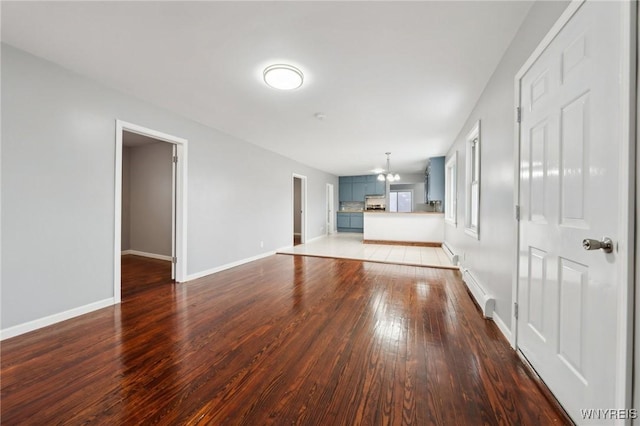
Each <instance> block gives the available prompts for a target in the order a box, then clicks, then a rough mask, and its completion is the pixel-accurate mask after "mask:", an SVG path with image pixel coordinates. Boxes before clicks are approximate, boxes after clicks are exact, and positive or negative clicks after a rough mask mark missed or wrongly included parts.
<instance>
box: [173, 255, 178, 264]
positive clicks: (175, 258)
mask: <svg viewBox="0 0 640 426" xmlns="http://www.w3.org/2000/svg"><path fill="white" fill-rule="evenodd" d="M171 263H174V264H175V263H178V258H177V257H175V256H173V257H172V258H171Z"/></svg>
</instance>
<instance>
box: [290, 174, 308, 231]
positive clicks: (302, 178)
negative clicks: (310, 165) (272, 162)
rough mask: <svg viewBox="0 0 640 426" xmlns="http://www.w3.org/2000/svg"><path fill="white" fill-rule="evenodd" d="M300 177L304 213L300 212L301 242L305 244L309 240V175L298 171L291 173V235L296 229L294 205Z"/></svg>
mask: <svg viewBox="0 0 640 426" xmlns="http://www.w3.org/2000/svg"><path fill="white" fill-rule="evenodd" d="M296 178H298V179H300V197H301V200H300V205H301V206H302V213H300V244H304V243H305V242H306V241H307V177H306V176H305V175H300V174H297V173H292V174H291V235H293V233H294V232H295V230H294V225H293V224H294V223H295V222H294V221H295V218H294V212H293V206H295V196H296V194H295V192H296V191H295V184H294V182H295V180H294V179H296Z"/></svg>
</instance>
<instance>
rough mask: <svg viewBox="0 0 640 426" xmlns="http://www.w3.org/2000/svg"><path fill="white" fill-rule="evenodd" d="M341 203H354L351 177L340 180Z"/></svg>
mask: <svg viewBox="0 0 640 426" xmlns="http://www.w3.org/2000/svg"><path fill="white" fill-rule="evenodd" d="M338 193H339V198H340V202H343V201H353V179H352V178H351V176H340V178H339V179H338Z"/></svg>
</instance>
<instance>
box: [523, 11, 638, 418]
mask: <svg viewBox="0 0 640 426" xmlns="http://www.w3.org/2000/svg"><path fill="white" fill-rule="evenodd" d="M621 5H622V3H617V2H616V3H608V2H593V3H592V2H586V3H584V4H582V6H580V7H579V9H578V10H577V12H576V13H575V14H574V15H573V17H572V18H571V19H570V20H569V21H568V22H567V23H566V25H565V26H564V27H563V28H562V29H561V30H560V32H559V33H558V34H557V35H556V37H555V38H554V39H553V40H552V41H551V43H550V44H549V45H548V46H547V48H546V49H544V50H543V51H542V53H541V54H540V55H539V56H538V57H537V59H536V60H535V62H533V64H532V65H531V66H530V68H528V69H526V70H524V69H523V70H524V71H525V72H524V74H522V78H521V79H520V99H521V101H520V108H521V113H522V118H521V126H520V159H521V160H520V201H519V204H520V206H521V216H520V217H521V220H520V225H519V232H520V243H519V279H518V295H517V298H518V308H519V309H518V312H519V319H518V322H517V336H518V337H517V339H518V340H517V342H518V343H517V345H518V348H519V350H520V351H521V352H522V353H523V354H524V356H525V357H526V358H527V359H528V360H529V362H530V363H531V365H532V366H533V367H534V369H535V370H536V371H537V372H538V374H539V375H540V377H541V378H542V379H543V380H544V382H545V383H546V384H547V386H548V387H549V388H550V390H551V391H552V392H553V393H554V395H555V396H556V398H557V399H558V400H559V401H560V403H561V404H562V405H563V407H564V408H565V409H566V411H567V412H568V413H569V415H570V416H571V417H572V418H573V420H574V421H576V422H577V423H583V422H585V420H583V417H584V416H585V415H588V414H585V412H584V411H581V410H588V409H608V408H630V407H617V406H616V402H617V400H618V401H619V398H617V397H619V395H616V392H617V391H619V389H620V383H617V382H616V381H617V380H619V376H617V374H618V371H619V370H618V369H619V368H620V367H621V366H620V362H621V361H620V360H619V359H618V358H619V356H618V353H617V349H618V348H619V347H620V341H619V339H622V338H623V337H621V336H619V330H620V328H619V322H618V318H619V314H620V312H621V306H619V305H618V295H619V292H620V291H621V290H622V287H621V286H626V284H625V282H621V280H622V277H621V275H620V272H619V271H620V264H619V262H620V261H621V259H622V256H623V254H622V253H620V252H618V249H617V244H618V243H620V244H623V245H624V246H626V242H627V240H628V237H627V235H625V234H624V232H621V229H622V228H621V226H622V225H621V218H622V217H623V215H621V188H620V187H621V185H620V182H622V180H621V179H624V178H625V177H624V176H621V173H623V172H621V170H623V169H624V167H621V166H620V164H621V163H620V161H621V149H622V148H621V147H622V146H623V143H622V138H623V135H624V132H623V122H624V120H623V111H622V99H623V98H622V96H623V94H622V91H621V86H620V85H621V76H623V75H624V72H623V69H622V62H621V61H622V46H621V38H622V37H621V30H620V28H622V27H624V25H623V22H622V17H623V15H624V14H623V13H622V6H621ZM604 236H606V237H610V238H611V239H612V240H613V245H614V250H613V252H611V253H606V252H605V251H604V250H592V251H587V250H585V249H584V248H583V240H584V239H588V238H590V239H597V240H600V239H601V238H602V237H604ZM616 377H618V379H616ZM605 417H606V416H605ZM591 423H592V424H595V423H593V421H591ZM603 423H606V422H605V419H604V418H603V417H600V418H599V419H598V421H597V424H603Z"/></svg>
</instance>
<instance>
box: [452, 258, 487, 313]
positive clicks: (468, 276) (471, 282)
mask: <svg viewBox="0 0 640 426" xmlns="http://www.w3.org/2000/svg"><path fill="white" fill-rule="evenodd" d="M460 271H461V272H462V281H464V283H465V284H466V285H467V288H468V289H469V291H470V292H471V295H472V296H473V298H474V299H475V300H476V302H477V303H478V306H480V309H481V310H482V315H484V317H485V318H492V317H493V311H494V310H495V306H496V299H495V298H494V297H493V296H491V295H490V294H489V293H487V292H486V291H485V289H484V287H483V286H482V285H481V284H480V282H479V281H478V279H477V278H476V277H475V276H473V274H472V273H471V271H469V270H468V269H467V268H465V267H463V266H460Z"/></svg>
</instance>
